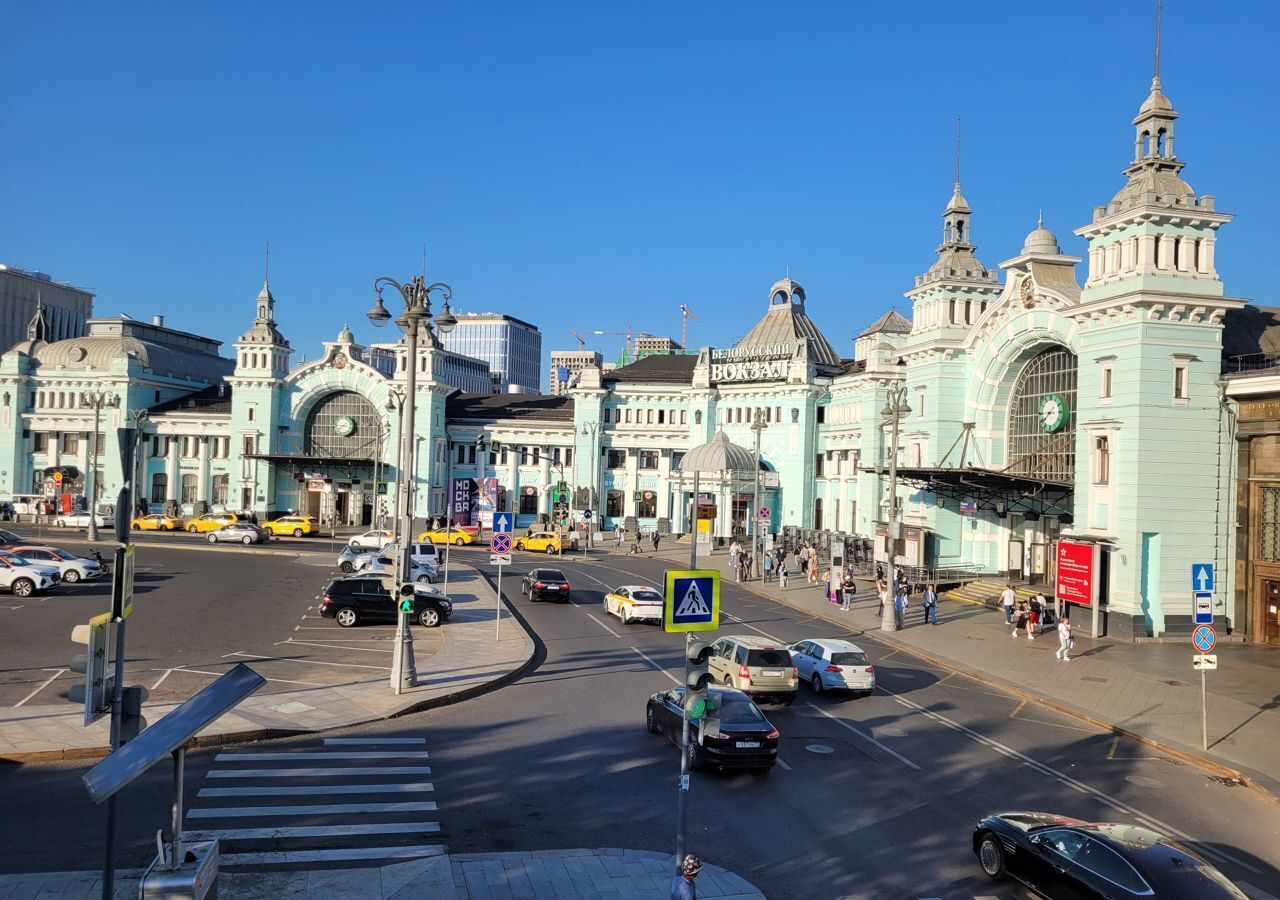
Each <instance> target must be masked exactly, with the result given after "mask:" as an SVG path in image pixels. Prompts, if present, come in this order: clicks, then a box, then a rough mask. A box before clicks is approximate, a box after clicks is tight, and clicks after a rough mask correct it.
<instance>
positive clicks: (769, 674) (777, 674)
mask: <svg viewBox="0 0 1280 900" xmlns="http://www.w3.org/2000/svg"><path fill="white" fill-rule="evenodd" d="M760 674H761V675H763V676H764V677H765V678H781V677H782V670H781V669H762V670H761V671H760Z"/></svg>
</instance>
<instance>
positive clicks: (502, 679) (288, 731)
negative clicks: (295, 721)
mask: <svg viewBox="0 0 1280 900" xmlns="http://www.w3.org/2000/svg"><path fill="white" fill-rule="evenodd" d="M468 568H470V569H472V570H473V571H475V573H476V577H477V578H478V579H479V580H481V581H484V582H485V583H486V584H489V582H488V580H487V579H486V577H485V575H484V573H483V572H480V571H479V569H477V568H476V567H475V566H468ZM490 587H492V585H491V584H490ZM495 593H497V592H496V590H495ZM498 602H499V603H502V604H503V605H504V606H506V608H507V612H508V614H509V615H510V617H511V619H512V620H513V621H514V622H515V623H516V624H517V625H519V626H520V630H521V631H523V632H524V637H525V640H526V641H528V644H529V653H528V655H527V656H526V657H525V659H524V661H523V662H521V663H520V664H519V665H517V666H516V667H515V668H514V669H511V670H509V671H507V672H504V673H503V674H501V675H499V676H498V677H496V678H493V679H490V680H489V681H485V682H482V683H480V684H475V685H472V686H470V687H466V688H462V689H460V690H457V691H453V692H452V693H448V694H441V695H439V696H436V697H430V698H428V699H425V700H421V701H419V702H417V703H415V704H413V705H412V706H407V707H405V708H404V709H400V710H397V711H396V712H393V713H391V714H389V715H385V716H372V717H370V718H367V719H360V720H358V721H354V722H345V723H343V724H342V725H336V726H334V727H333V728H322V729H311V728H254V729H250V730H248V731H234V732H229V733H227V734H216V735H207V736H205V737H195V738H192V739H191V740H190V741H189V742H188V743H187V744H186V746H187V747H189V748H205V747H224V746H228V745H232V744H246V743H252V742H256V741H269V740H275V739H278V738H287V737H299V736H301V735H307V734H326V733H328V732H330V731H337V730H339V729H342V728H354V727H356V726H358V725H367V724H369V723H370V722H386V721H390V720H391V719H398V718H400V717H401V716H407V715H410V714H411V713H418V712H425V711H426V710H429V709H436V708H438V707H442V706H450V705H452V704H454V703H461V702H462V701H463V700H473V699H475V698H476V697H480V696H483V695H484V694H487V693H490V692H491V691H496V690H498V689H499V688H502V687H505V686H506V685H508V684H510V683H511V682H513V681H515V680H516V679H518V678H520V677H521V676H522V675H524V673H525V672H527V671H528V670H529V667H530V666H531V665H533V662H534V659H535V657H536V656H537V643H536V642H535V640H534V638H533V635H531V634H530V633H529V629H528V628H527V627H526V626H525V624H524V621H523V620H522V619H521V618H520V617H519V616H517V615H515V611H514V610H513V609H512V608H511V606H510V604H508V603H506V601H505V600H503V599H502V598H501V597H499V598H498ZM335 687H340V685H335ZM144 712H145V710H144ZM110 753H111V749H110V748H109V747H77V748H74V749H63V750H35V751H32V752H30V753H21V752H19V753H7V754H5V755H3V756H0V763H3V762H12V763H42V762H61V761H66V760H100V759H103V758H105V757H106V756H108V755H109V754H110Z"/></svg>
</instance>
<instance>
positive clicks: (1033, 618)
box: [1027, 591, 1046, 641]
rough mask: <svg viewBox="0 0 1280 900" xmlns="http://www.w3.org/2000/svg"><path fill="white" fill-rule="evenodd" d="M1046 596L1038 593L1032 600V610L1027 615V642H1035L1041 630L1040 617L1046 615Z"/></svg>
mask: <svg viewBox="0 0 1280 900" xmlns="http://www.w3.org/2000/svg"><path fill="white" fill-rule="evenodd" d="M1045 602H1046V601H1045V599H1044V594H1042V593H1040V592H1039V591H1036V595H1035V596H1034V597H1032V598H1031V604H1030V607H1031V608H1030V610H1029V611H1028V613H1027V640H1029V641H1034V640H1035V639H1036V632H1038V631H1039V630H1040V616H1041V615H1042V614H1043V613H1044V604H1045Z"/></svg>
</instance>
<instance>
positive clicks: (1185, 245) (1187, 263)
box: [1178, 237, 1194, 272]
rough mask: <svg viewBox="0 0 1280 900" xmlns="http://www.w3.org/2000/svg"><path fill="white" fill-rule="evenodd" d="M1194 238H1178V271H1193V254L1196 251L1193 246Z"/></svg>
mask: <svg viewBox="0 0 1280 900" xmlns="http://www.w3.org/2000/svg"><path fill="white" fill-rule="evenodd" d="M1191 241H1192V239H1191V238H1189V237H1180V238H1178V271H1179V272H1190V271H1191V255H1192V253H1193V252H1194V251H1193V250H1192V247H1191Z"/></svg>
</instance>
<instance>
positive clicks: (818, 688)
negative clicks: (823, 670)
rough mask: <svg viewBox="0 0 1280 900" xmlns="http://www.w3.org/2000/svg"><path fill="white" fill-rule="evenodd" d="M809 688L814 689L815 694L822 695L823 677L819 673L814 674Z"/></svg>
mask: <svg viewBox="0 0 1280 900" xmlns="http://www.w3.org/2000/svg"><path fill="white" fill-rule="evenodd" d="M809 686H810V687H812V688H813V692H814V693H815V694H821V693H822V676H821V675H819V674H818V673H817V672H814V673H813V678H812V679H810V681H809Z"/></svg>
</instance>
